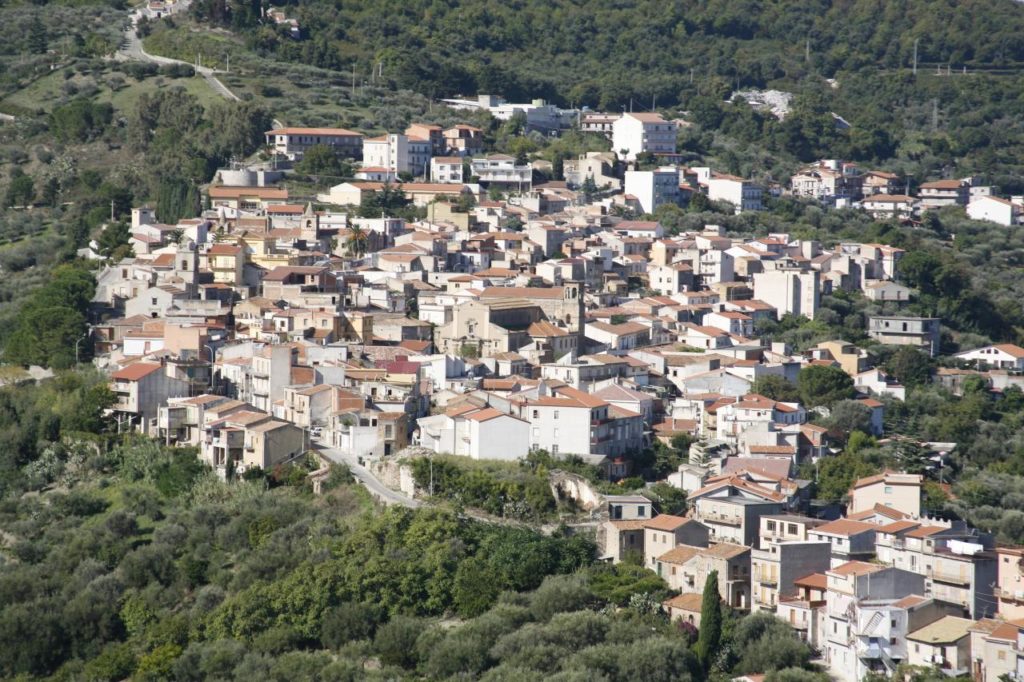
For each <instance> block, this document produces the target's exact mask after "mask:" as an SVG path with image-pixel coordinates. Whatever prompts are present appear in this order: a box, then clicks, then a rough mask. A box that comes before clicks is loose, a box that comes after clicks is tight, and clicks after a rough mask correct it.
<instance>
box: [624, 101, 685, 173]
mask: <svg viewBox="0 0 1024 682" xmlns="http://www.w3.org/2000/svg"><path fill="white" fill-rule="evenodd" d="M612 151H613V152H615V153H616V154H618V155H619V158H621V159H624V160H626V161H635V160H636V157H637V155H638V154H644V153H651V154H655V155H657V154H675V153H676V124H675V123H673V122H671V121H666V120H665V119H664V118H662V117H661V114H655V113H633V112H629V113H626V114H623V115H622V116H621V117H619V118H618V119H616V120H615V121H614V122H613V123H612Z"/></svg>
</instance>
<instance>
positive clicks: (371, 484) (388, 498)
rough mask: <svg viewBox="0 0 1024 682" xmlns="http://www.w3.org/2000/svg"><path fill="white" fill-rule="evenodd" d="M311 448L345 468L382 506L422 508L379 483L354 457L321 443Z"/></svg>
mask: <svg viewBox="0 0 1024 682" xmlns="http://www.w3.org/2000/svg"><path fill="white" fill-rule="evenodd" d="M313 447H314V448H315V449H316V450H317V451H318V452H319V453H320V454H322V455H323V456H324V457H326V458H327V459H329V460H331V461H332V462H335V463H336V464H344V465H345V466H347V467H348V468H349V470H350V471H351V472H352V475H353V476H355V477H356V479H357V480H358V481H359V482H360V483H362V484H363V485H364V486H365V487H366V489H367V490H369V491H370V494H371V495H373V496H374V497H376V498H377V499H378V500H380V501H381V502H383V503H384V504H388V505H391V504H400V505H402V506H405V507H411V508H413V509H415V508H417V507H420V506H422V504H423V503H422V502H420V501H419V500H414V499H412V498H411V497H406V496H405V495H403V494H402V493H400V492H397V491H395V490H392V489H391V488H389V487H387V486H386V485H384V484H383V483H381V482H380V479H378V478H377V477H376V476H374V475H373V474H372V473H371V472H370V470H369V469H367V468H366V467H364V466H363V465H362V464H360V463H359V461H358V460H357V458H356V456H355V455H351V454H348V453H345V452H342V451H341V450H339V449H337V448H332V447H328V446H326V445H324V444H323V443H315V442H314V443H313Z"/></svg>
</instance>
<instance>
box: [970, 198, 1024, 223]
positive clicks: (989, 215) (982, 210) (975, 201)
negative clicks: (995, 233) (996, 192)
mask: <svg viewBox="0 0 1024 682" xmlns="http://www.w3.org/2000/svg"><path fill="white" fill-rule="evenodd" d="M967 215H968V216H969V217H970V218H971V220H988V221H990V222H993V223H999V224H1000V225H1004V226H1006V227H1010V226H1012V225H1020V224H1021V216H1022V215H1024V197H1013V199H1001V198H999V197H993V196H979V197H973V198H972V199H971V203H969V204H967Z"/></svg>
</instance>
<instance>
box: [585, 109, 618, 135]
mask: <svg viewBox="0 0 1024 682" xmlns="http://www.w3.org/2000/svg"><path fill="white" fill-rule="evenodd" d="M620 118H622V114H619V113H610V114H606V113H603V112H600V111H585V112H583V113H582V114H580V131H581V132H584V133H598V134H600V135H607V136H609V137H610V136H611V134H612V131H613V128H614V125H615V122H616V121H618V120H619V119H620Z"/></svg>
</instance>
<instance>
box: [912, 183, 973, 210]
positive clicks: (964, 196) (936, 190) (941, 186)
mask: <svg viewBox="0 0 1024 682" xmlns="http://www.w3.org/2000/svg"><path fill="white" fill-rule="evenodd" d="M920 195H921V210H925V211H926V210H928V209H930V208H942V207H943V206H966V205H967V202H968V200H969V199H970V197H971V183H970V182H969V181H967V180H936V181H935V182H925V183H923V184H922V185H921V191H920Z"/></svg>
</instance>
